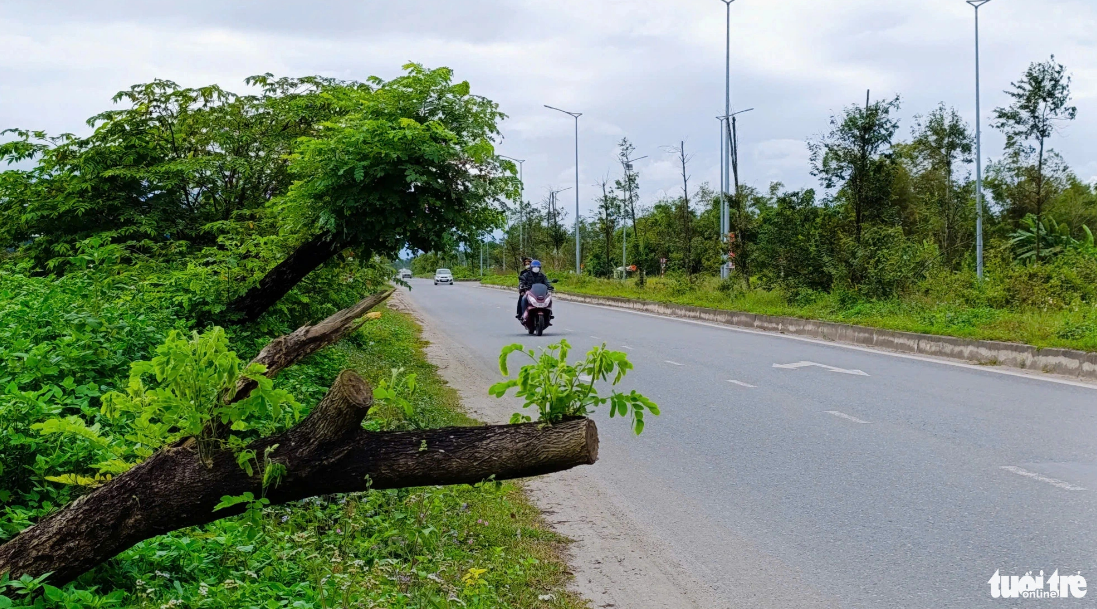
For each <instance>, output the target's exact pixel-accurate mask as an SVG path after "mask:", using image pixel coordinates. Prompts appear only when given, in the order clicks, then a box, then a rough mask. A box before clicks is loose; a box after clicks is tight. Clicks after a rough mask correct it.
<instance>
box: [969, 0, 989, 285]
mask: <svg viewBox="0 0 1097 609" xmlns="http://www.w3.org/2000/svg"><path fill="white" fill-rule="evenodd" d="M987 2H990V0H967V3H968V4H970V5H971V6H973V7H975V274H976V275H977V276H978V277H979V279H982V278H983V125H982V116H981V109H980V99H979V9H980V8H982V6H983V5H984V4H986V3H987Z"/></svg>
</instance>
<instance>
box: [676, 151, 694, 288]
mask: <svg viewBox="0 0 1097 609" xmlns="http://www.w3.org/2000/svg"><path fill="white" fill-rule="evenodd" d="M691 158H692V157H689V156H686V143H685V142H681V145H680V146H679V148H678V160H679V161H680V162H681V163H682V222H683V223H684V226H683V228H684V230H685V235H686V247H685V253H686V276H687V277H689V278H690V279H692V278H693V231H692V229H693V223H692V220H693V217H692V213H691V212H690V209H689V175H687V174H686V165H687V164H688V163H689V161H690V159H691Z"/></svg>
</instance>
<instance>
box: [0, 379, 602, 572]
mask: <svg viewBox="0 0 1097 609" xmlns="http://www.w3.org/2000/svg"><path fill="white" fill-rule="evenodd" d="M371 404H372V391H371V389H370V387H369V386H368V385H367V384H366V382H365V381H363V380H362V379H361V377H359V376H358V375H357V374H356V373H354V372H351V371H344V372H343V373H342V374H340V375H339V378H337V379H336V381H335V383H334V384H333V385H332V387H331V390H330V391H329V392H328V394H327V396H326V397H325V398H324V400H323V401H322V402H321V403H320V404H319V405H318V406H317V407H316V408H315V409H314V410H313V412H312V413H311V414H310V415H309V416H308V417H306V418H305V420H303V421H301V423H299V424H298V425H296V426H295V427H293V428H292V429H290V430H288V431H286V432H284V433H282V434H279V435H276V436H272V437H267V438H263V439H261V440H258V441H256V442H255V443H253V444H252V445H251V446H250V448H252V449H253V450H255V452H256V454H258V455H262V454H264V451H265V450H266V449H267V448H268V447H271V446H277V448H275V449H274V450H273V452H272V453H271V460H272V461H274V462H277V463H280V464H282V465H284V466H285V467H286V473H285V475H284V476H283V477H282V479H281V481H280V482H279V484H278V485H277V486H276V487H269V488H267V492H266V497H267V499H269V500H270V502H271V504H280V503H286V502H289V501H295V500H299V499H304V498H307V497H312V496H316V495H326V494H331V493H346V492H353V491H365V490H369V489H387V488H401V487H411V486H427V485H446V484H468V483H476V482H480V481H482V480H485V479H488V478H489V477H492V476H494V478H495V479H496V480H507V479H512V478H524V477H529V476H537V475H541V474H547V473H551V472H556V471H562V470H565V469H570V468H572V467H575V466H577V465H585V464H591V463H594V461H595V460H596V459H597V457H598V432H597V428H596V427H595V425H594V422H593V421H591V420H589V419H576V420H571V421H567V422H565V423H562V424H559V425H554V426H551V427H541V426H540V425H538V424H536V423H527V424H522V425H498V426H489V427H459V428H446V429H434V430H425V431H415V432H398V433H377V432H368V431H365V430H363V429H362V428H361V422H362V419H363V418H364V417H365V416H366V413H367V412H368V410H369V407H370V405H371ZM245 492H250V493H253V494H254V495H255V496H256V497H259V496H260V495H261V494H262V492H263V489H262V474H261V473H259V472H256V473H255V474H254V475H252V476H248V475H247V473H246V472H244V470H243V469H241V468H240V466H239V465H238V464H237V463H236V459H235V457H234V455H233V454H232V453H231V452H230V451H219V452H215V453H214V454H213V458H212V463H211V464H210V465H207V464H205V463H203V462H202V460H201V459H200V458H199V456H198V450H197V447H196V446H195V443H194V442H193V441H192V442H186V443H183V444H180V445H176V446H172V447H170V448H166V449H164V450H161V451H160V452H158V453H156V454H155V455H153V456H152V457H150V458H149V459H148V460H146V461H144V462H143V463H141V464H139V465H137V466H136V467H134V468H133V469H131V470H129V471H127V472H125V473H124V474H121V475H120V476H118V477H117V478H115V479H114V480H112V481H111V482H110V483H109V484H107V485H105V486H103V487H100V488H98V489H96V490H94V491H92V492H91V493H89V494H88V495H86V496H84V497H81V498H80V499H78V500H76V501H74V502H73V503H71V504H69V505H68V506H66V507H65V508H64V509H62V510H61V511H60V512H58V513H56V514H54V515H53V516H51V517H49V518H47V519H46V520H44V521H42V522H40V523H39V524H37V525H35V526H33V527H30V528H28V529H26V530H25V531H23V532H22V533H20V534H19V535H18V536H17V537H15V538H14V539H12V540H11V541H9V542H8V543H6V544H4V545H3V546H0V573H5V572H9V573H10V574H11V576H12V577H13V578H14V577H19V576H21V575H24V574H29V575H32V576H40V575H42V574H45V573H52V575H51V576H50V578H49V580H50V582H51V583H53V584H55V585H59V584H63V583H65V582H68V581H71V580H72V579H74V578H75V577H77V576H79V575H80V574H81V573H84V572H85V571H87V570H88V569H91V568H92V567H95V566H96V565H98V564H100V563H102V562H104V561H106V560H108V559H110V558H112V557H113V556H115V555H117V554H118V553H119V552H121V551H123V550H125V549H127V548H129V547H131V546H132V545H134V544H135V543H137V542H140V541H142V540H145V539H149V538H150V537H154V536H156V535H161V534H164V533H168V532H170V531H173V530H176V529H180V528H184V527H189V526H196V525H201V524H206V523H209V522H212V521H214V520H217V519H219V518H224V517H226V516H231V515H234V514H239V513H241V512H242V511H244V509H245V506H243V505H237V506H234V507H232V508H226V509H223V510H220V511H217V512H214V511H213V508H214V507H215V506H216V505H217V504H218V503H219V502H220V500H221V498H222V497H223V496H225V495H232V496H236V495H241V494H243V493H245Z"/></svg>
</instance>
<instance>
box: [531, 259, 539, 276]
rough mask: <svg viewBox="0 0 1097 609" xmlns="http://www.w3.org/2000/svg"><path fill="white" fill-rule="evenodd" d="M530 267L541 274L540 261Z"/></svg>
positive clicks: (535, 261) (534, 262)
mask: <svg viewBox="0 0 1097 609" xmlns="http://www.w3.org/2000/svg"><path fill="white" fill-rule="evenodd" d="M530 267H531V268H532V269H533V272H534V273H540V272H541V261H540V260H534V261H533V264H532V265H530Z"/></svg>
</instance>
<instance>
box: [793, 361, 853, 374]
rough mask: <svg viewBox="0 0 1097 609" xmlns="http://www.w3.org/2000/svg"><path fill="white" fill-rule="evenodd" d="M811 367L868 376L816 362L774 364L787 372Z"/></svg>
mask: <svg viewBox="0 0 1097 609" xmlns="http://www.w3.org/2000/svg"><path fill="white" fill-rule="evenodd" d="M809 366H817V367H819V368H826V369H827V370H830V371H831V372H840V373H842V374H853V375H856V376H868V373H866V372H862V371H860V370H846V369H845V368H835V367H834V366H828V365H826V364H816V363H815V362H796V363H795V364H774V365H773V367H774V368H785V369H787V370H795V369H797V368H807V367H809Z"/></svg>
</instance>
